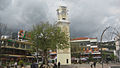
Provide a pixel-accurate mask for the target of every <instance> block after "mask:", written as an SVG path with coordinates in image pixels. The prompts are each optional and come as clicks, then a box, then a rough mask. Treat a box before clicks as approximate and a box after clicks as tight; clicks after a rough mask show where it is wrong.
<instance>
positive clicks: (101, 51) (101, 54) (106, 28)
mask: <svg viewBox="0 0 120 68" xmlns="http://www.w3.org/2000/svg"><path fill="white" fill-rule="evenodd" d="M109 28H110V26H109V27H106V28H105V29H104V30H103V32H102V34H101V37H100V46H101V59H102V68H104V66H103V52H102V45H101V43H102V38H103V35H104V33H105V31H106V30H107V29H109Z"/></svg>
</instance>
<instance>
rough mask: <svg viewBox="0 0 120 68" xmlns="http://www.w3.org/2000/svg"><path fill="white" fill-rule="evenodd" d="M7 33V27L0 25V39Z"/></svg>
mask: <svg viewBox="0 0 120 68" xmlns="http://www.w3.org/2000/svg"><path fill="white" fill-rule="evenodd" d="M6 32H7V25H6V24H2V23H0V37H1V35H2V34H5V33H6Z"/></svg>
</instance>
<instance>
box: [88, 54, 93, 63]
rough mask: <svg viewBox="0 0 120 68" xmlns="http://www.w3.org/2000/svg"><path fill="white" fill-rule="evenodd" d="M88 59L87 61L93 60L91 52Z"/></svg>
mask: <svg viewBox="0 0 120 68" xmlns="http://www.w3.org/2000/svg"><path fill="white" fill-rule="evenodd" d="M88 60H89V61H93V56H92V54H91V53H90V55H89V58H88Z"/></svg>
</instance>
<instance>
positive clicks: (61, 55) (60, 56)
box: [57, 5, 71, 65]
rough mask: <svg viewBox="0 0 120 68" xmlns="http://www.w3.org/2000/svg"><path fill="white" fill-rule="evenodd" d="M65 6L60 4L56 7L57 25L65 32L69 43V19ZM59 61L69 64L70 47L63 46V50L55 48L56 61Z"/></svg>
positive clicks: (62, 63)
mask: <svg viewBox="0 0 120 68" xmlns="http://www.w3.org/2000/svg"><path fill="white" fill-rule="evenodd" d="M67 11H68V10H67V6H65V5H60V6H59V7H58V9H57V15H58V20H57V26H58V27H60V28H61V30H62V31H63V32H65V33H66V35H67V37H68V40H69V41H68V42H69V43H70V32H69V24H70V23H69V21H68V13H67ZM66 46H70V44H68V45H66ZM58 62H60V63H61V65H68V64H71V50H70V48H65V49H63V50H61V49H57V63H58Z"/></svg>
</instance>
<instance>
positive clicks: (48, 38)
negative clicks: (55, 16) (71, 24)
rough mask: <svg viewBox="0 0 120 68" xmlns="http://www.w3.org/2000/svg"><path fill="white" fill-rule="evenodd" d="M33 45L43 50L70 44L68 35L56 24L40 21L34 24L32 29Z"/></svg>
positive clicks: (60, 47)
mask: <svg viewBox="0 0 120 68" xmlns="http://www.w3.org/2000/svg"><path fill="white" fill-rule="evenodd" d="M30 34H31V39H30V41H31V42H32V45H33V46H34V47H35V48H36V47H37V48H39V49H41V50H43V51H44V50H48V49H51V50H53V49H56V48H59V49H64V48H66V47H68V46H65V45H68V44H69V43H68V37H67V36H66V34H65V33H64V32H62V31H61V29H60V28H59V27H57V26H56V25H52V24H49V23H40V24H37V25H34V26H33V29H32V30H31V31H30Z"/></svg>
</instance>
